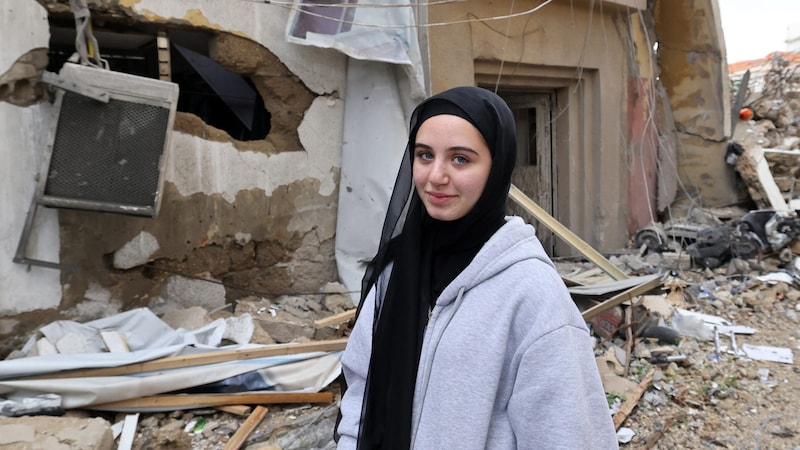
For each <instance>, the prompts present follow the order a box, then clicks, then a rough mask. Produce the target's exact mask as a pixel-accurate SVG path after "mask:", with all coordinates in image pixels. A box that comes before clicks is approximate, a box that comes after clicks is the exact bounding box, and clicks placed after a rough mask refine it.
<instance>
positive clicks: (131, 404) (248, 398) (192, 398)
mask: <svg viewBox="0 0 800 450" xmlns="http://www.w3.org/2000/svg"><path fill="white" fill-rule="evenodd" d="M331 402H333V392H311V393H306V392H301V393H295V392H244V393H239V394H172V395H152V396H149V397H139V398H131V399H128V400H120V401H117V402H109V403H101V404H97V405H89V406H87V407H86V409H122V408H125V409H135V408H196V407H210V406H224V405H259V404H260V405H267V404H285V403H331Z"/></svg>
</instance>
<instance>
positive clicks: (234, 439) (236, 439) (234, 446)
mask: <svg viewBox="0 0 800 450" xmlns="http://www.w3.org/2000/svg"><path fill="white" fill-rule="evenodd" d="M267 411H268V410H267V408H264V407H263V406H256V409H255V411H253V414H250V417H248V418H247V420H245V421H244V423H242V426H241V427H239V429H238V430H237V431H236V433H235V434H234V435H233V436H231V439H230V440H229V441H228V442H227V443H226V444H225V447H222V450H238V449H239V447H241V446H242V444H244V441H245V440H246V439H247V436H250V433H252V432H253V430H255V429H256V427H257V426H258V424H259V423H261V420H262V419H264V415H265V414H266V413H267Z"/></svg>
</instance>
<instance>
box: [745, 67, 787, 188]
mask: <svg viewBox="0 0 800 450" xmlns="http://www.w3.org/2000/svg"><path fill="white" fill-rule="evenodd" d="M763 83H764V84H763V87H762V89H761V91H760V92H757V93H749V96H748V103H747V104H746V105H745V109H747V110H749V111H750V112H751V113H752V118H751V119H748V120H747V121H746V122H747V123H746V125H747V127H748V128H749V132H750V133H752V134H754V135H755V136H756V142H757V144H758V145H759V146H760V147H762V148H763V149H764V156H765V157H766V159H767V162H768V163H769V169H770V171H771V172H772V176H773V177H774V179H775V182H776V183H777V185H778V187H779V188H780V190H781V192H782V193H783V194H784V196H785V198H786V200H787V201H789V200H791V199H792V198H795V197H797V196H800V192H798V191H800V186H796V180H797V179H798V178H800V70H798V66H797V64H794V65H792V64H791V63H790V61H789V60H787V59H786V58H785V57H783V56H781V55H780V54H779V53H776V54H775V55H774V57H773V59H772V60H771V63H770V68H769V70H768V72H767V73H766V74H765V76H764V82H763ZM751 84H752V83H751Z"/></svg>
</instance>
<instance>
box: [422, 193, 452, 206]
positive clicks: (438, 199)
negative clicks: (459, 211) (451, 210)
mask: <svg viewBox="0 0 800 450" xmlns="http://www.w3.org/2000/svg"><path fill="white" fill-rule="evenodd" d="M426 194H428V199H429V200H430V201H431V203H433V204H435V205H442V204H444V203H447V202H448V201H449V200H450V199H452V198H453V197H455V195H447V194H441V193H438V192H426Z"/></svg>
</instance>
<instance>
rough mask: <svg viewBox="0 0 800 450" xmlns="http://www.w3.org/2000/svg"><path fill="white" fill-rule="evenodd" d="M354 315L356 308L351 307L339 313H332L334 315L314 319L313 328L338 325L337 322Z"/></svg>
mask: <svg viewBox="0 0 800 450" xmlns="http://www.w3.org/2000/svg"><path fill="white" fill-rule="evenodd" d="M355 316H356V309H355V308H353V309H350V310H347V311H345V312H341V313H339V314H334V315H332V316H330V317H325V318H324V319H319V320H316V321H314V328H317V329H319V328H325V327H331V326H335V325H339V324H342V323H344V322H347V321H348V320H350V319H352V318H353V317H355Z"/></svg>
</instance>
